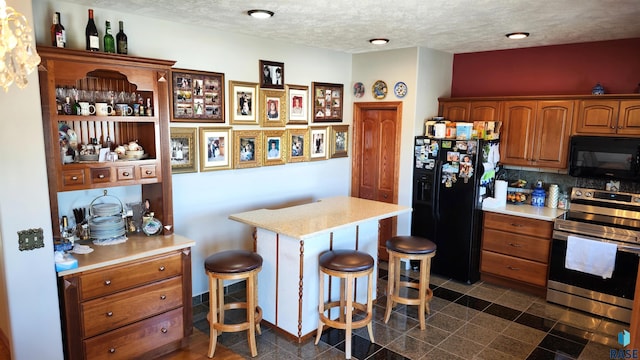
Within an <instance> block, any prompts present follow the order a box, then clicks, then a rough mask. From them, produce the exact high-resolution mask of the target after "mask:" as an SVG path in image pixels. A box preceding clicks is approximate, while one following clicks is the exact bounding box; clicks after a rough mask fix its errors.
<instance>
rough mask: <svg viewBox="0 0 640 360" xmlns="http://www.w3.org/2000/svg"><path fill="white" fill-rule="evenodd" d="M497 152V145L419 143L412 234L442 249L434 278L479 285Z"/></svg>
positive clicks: (428, 140)
mask: <svg viewBox="0 0 640 360" xmlns="http://www.w3.org/2000/svg"><path fill="white" fill-rule="evenodd" d="M497 149H498V142H497V140H491V141H484V140H456V139H434V138H428V137H424V136H418V137H416V138H415V142H414V150H415V151H414V168H413V171H414V176H413V213H412V219H411V234H412V235H414V236H421V237H425V238H427V239H429V240H431V241H433V242H434V243H435V244H436V245H437V250H436V256H435V257H434V258H433V259H432V260H431V261H432V262H431V272H432V273H434V274H438V275H441V276H444V277H448V278H452V279H454V280H457V281H461V282H465V283H468V284H472V283H474V282H476V281H478V280H479V279H480V235H481V227H482V210H481V203H482V198H483V197H485V196H492V195H493V180H494V177H495V176H494V175H495V170H494V169H495V163H494V162H492V160H491V157H493V155H492V154H491V152H492V151H497Z"/></svg>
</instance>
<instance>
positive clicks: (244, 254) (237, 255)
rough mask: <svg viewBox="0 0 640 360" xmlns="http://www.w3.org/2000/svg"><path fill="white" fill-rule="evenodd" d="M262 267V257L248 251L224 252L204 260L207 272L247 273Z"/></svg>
mask: <svg viewBox="0 0 640 360" xmlns="http://www.w3.org/2000/svg"><path fill="white" fill-rule="evenodd" d="M261 266H262V256H260V255H258V254H256V253H254V252H251V251H247V250H228V251H222V252H219V253H216V254H213V255H210V256H209V257H207V258H206V259H205V260H204V268H205V270H207V271H210V272H214V273H223V274H235V273H242V272H247V271H251V270H255V269H257V268H259V267H261Z"/></svg>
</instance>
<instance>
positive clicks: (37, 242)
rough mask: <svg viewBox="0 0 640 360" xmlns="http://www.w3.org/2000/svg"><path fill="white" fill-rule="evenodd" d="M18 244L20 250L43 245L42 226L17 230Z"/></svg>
mask: <svg viewBox="0 0 640 360" xmlns="http://www.w3.org/2000/svg"><path fill="white" fill-rule="evenodd" d="M18 246H19V249H20V251H24V250H33V249H37V248H41V247H44V233H43V231H42V228H40V229H29V230H22V231H18Z"/></svg>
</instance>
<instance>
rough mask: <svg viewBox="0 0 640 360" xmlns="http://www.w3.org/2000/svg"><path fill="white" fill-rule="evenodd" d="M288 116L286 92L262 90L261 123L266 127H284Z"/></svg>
mask: <svg viewBox="0 0 640 360" xmlns="http://www.w3.org/2000/svg"><path fill="white" fill-rule="evenodd" d="M286 118H287V104H286V99H285V92H284V91H282V90H260V123H261V124H262V126H264V127H273V126H282V127H284V123H285V119H286Z"/></svg>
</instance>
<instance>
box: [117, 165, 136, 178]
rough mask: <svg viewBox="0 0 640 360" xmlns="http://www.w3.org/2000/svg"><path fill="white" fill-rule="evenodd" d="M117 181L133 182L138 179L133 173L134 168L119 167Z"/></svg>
mask: <svg viewBox="0 0 640 360" xmlns="http://www.w3.org/2000/svg"><path fill="white" fill-rule="evenodd" d="M117 171H118V173H117V176H116V177H117V180H119V181H120V180H133V179H135V178H136V176H135V174H134V173H133V166H118V168H117Z"/></svg>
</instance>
